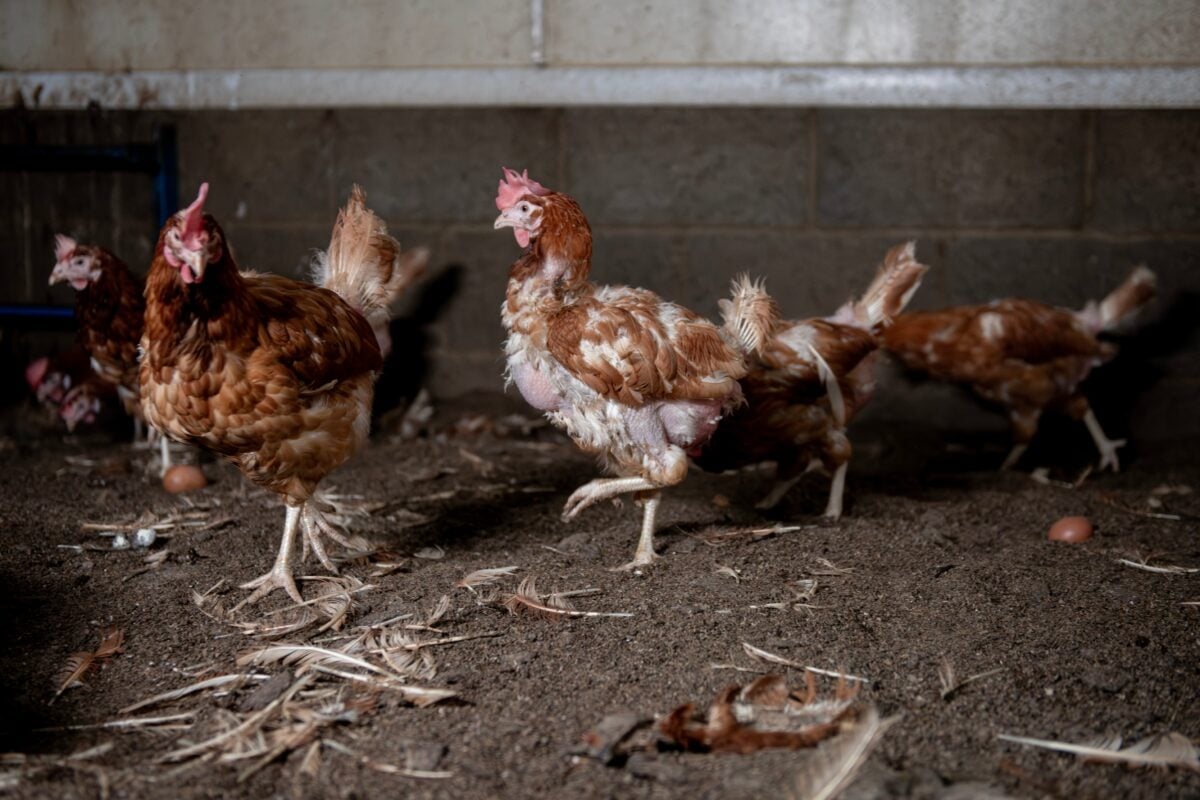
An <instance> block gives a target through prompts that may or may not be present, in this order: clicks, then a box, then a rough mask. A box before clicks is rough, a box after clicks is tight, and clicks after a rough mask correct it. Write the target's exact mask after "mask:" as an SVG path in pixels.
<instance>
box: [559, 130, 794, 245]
mask: <svg viewBox="0 0 1200 800" xmlns="http://www.w3.org/2000/svg"><path fill="white" fill-rule="evenodd" d="M809 119H810V116H809V114H808V113H807V112H805V111H801V110H791V109H783V110H779V109H771V110H766V109H755V110H749V109H656V110H649V109H621V110H595V109H583V110H568V111H566V112H565V114H564V125H563V130H564V134H563V137H564V144H565V156H566V161H567V178H568V184H567V185H566V186H564V187H561V188H565V190H566V191H567V192H568V193H570V194H572V195H573V196H574V197H575V199H577V200H578V201H579V202H580V204H581V205H582V206H583V210H584V212H585V213H586V214H587V216H588V219H589V220H590V221H591V222H592V224H593V225H606V224H608V225H713V224H718V225H803V224H804V223H805V222H807V200H806V198H807V196H808V194H807V193H808V185H809V184H808V178H807V175H808V171H809V170H808V165H809V163H808V162H809V159H808V132H809ZM552 188H560V187H552Z"/></svg>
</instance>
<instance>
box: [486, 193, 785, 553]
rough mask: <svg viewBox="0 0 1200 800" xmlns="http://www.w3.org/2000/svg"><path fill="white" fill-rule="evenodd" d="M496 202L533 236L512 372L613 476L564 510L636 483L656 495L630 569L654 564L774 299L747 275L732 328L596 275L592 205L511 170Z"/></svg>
mask: <svg viewBox="0 0 1200 800" xmlns="http://www.w3.org/2000/svg"><path fill="white" fill-rule="evenodd" d="M496 207H497V208H498V209H499V210H500V215H499V216H498V217H497V218H496V221H495V227H496V228H497V229H499V228H511V229H512V230H513V233H514V235H515V236H516V239H517V243H518V244H519V245H520V246H521V247H522V248H525V252H524V254H523V255H522V256H521V258H519V259H518V260H517V261H516V263H514V264H513V265H512V268H511V269H510V271H509V280H508V291H507V297H506V299H505V302H504V305H503V306H502V310H501V316H502V318H503V322H504V326H505V328H506V329H507V331H508V340H507V343H506V345H505V350H506V353H507V357H508V369H507V375H508V379H509V380H510V381H511V382H513V383H515V384H516V385H517V388H518V390H520V392H521V395H522V396H523V397H524V398H525V400H526V401H527V402H528V403H529V404H530V405H532V406H533V407H535V408H537V409H538V410H540V411H543V412H545V413H546V416H547V418H548V419H549V420H550V421H551V422H552V423H554V424H555V425H556V426H558V427H560V428H562V429H564V430H565V431H566V432H567V434H568V435H569V436H570V437H571V438H572V439H573V440H574V442H575V443H576V445H578V446H579V447H580V448H581V449H582V450H584V451H586V452H589V453H594V454H596V455H597V456H598V457H599V458H600V461H601V463H602V465H603V466H604V467H605V468H606V469H607V470H608V471H609V472H611V473H613V475H614V477H610V478H598V479H596V480H593V481H591V482H589V483H587V484H585V485H583V486H581V487H580V488H579V489H577V490H576V491H575V492H574V493H573V494H572V495H571V496H570V498H569V499H568V500H567V503H566V506H565V507H564V508H563V519H564V520H570V519H573V518H574V517H575V516H576V515H578V514H579V513H580V512H581V511H583V510H584V509H585V508H587V507H589V506H591V505H593V504H594V503H597V502H599V501H601V500H606V499H609V498H613V497H617V496H619V495H624V494H633V495H635V497H637V499H638V500H640V501H641V502H642V504H643V507H644V511H643V516H642V530H641V536H640V537H639V539H638V546H637V551H636V553H635V555H634V559H633V561H631V562H630V563H629V564H626V565H625V566H624V567H622V569H633V568H637V567H642V566H645V565H648V564H651V563H653V561H654V560H655V558H656V555H655V552H654V524H655V516H656V514H657V511H658V506H659V501H660V498H661V495H662V490H663V489H664V488H666V487H668V486H674V485H675V484H677V483H679V482H680V481H682V480H683V479H684V476H686V475H687V470H688V459H687V453H688V452H689V451H692V450H694V449H696V448H697V447H699V446H700V445H702V444H703V443H704V442H705V441H707V440H708V438H709V437H710V436H711V435H712V433H713V431H714V430H715V429H716V426H717V423H718V422H719V421H720V419H721V417H722V416H723V415H724V414H726V413H728V412H729V411H730V409H732V408H733V407H734V406H736V405H737V404H738V403H740V402H741V399H742V397H741V389H740V388H739V386H738V379H739V378H741V377H742V376H743V375H745V373H746V364H745V360H746V356H747V354H748V353H750V352H752V351H754V350H757V349H758V348H759V347H760V346H761V345H762V343H763V341H764V337H765V336H766V334H767V332H768V331H769V329H770V326H771V324H772V322H773V320H774V313H775V312H774V305H773V303H772V302H771V300H770V298H769V297H767V295H766V293H765V292H763V291H762V290H761V288H760V287H758V286H756V285H754V284H752V283H750V282H749V281H748V280H747V281H742V282H741V284H739V287H738V291H737V292H736V294H735V296H734V298H733V301H732V302H730V303H729V304H728V305H727V307H726V308H725V325H724V326H723V327H720V328H719V327H717V326H716V325H713V324H712V323H710V322H709V321H708V320H705V319H703V318H702V317H700V316H699V315H697V314H695V313H693V312H692V311H689V310H688V309H686V308H683V307H681V306H678V305H676V304H674V303H670V302H667V301H665V300H662V299H661V298H659V297H658V296H657V295H656V294H654V293H652V292H649V291H646V290H644V289H634V288H630V287H627V286H598V285H596V284H594V283H592V282H591V281H590V280H588V273H589V271H590V269H591V258H592V234H591V228H590V227H589V226H588V223H587V219H586V218H585V217H584V215H583V211H582V210H581V209H580V207H579V205H578V203H576V202H575V200H574V199H572V198H571V197H569V196H567V195H565V194H562V193H560V192H554V191H551V190H549V189H547V188H545V187H544V186H542V185H541V184H539V183H537V182H536V181H533V180H530V179H529V177H528V175H527V174H517V173H516V172H514V171H512V170H507V169H506V170H505V178H504V180H502V181H501V182H500V186H499V191H498V194H497V196H496Z"/></svg>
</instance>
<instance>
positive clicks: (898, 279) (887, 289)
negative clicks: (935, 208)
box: [839, 240, 929, 331]
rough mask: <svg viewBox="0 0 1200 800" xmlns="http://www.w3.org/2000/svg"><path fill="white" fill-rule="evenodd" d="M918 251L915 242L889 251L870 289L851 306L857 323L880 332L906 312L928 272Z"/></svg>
mask: <svg viewBox="0 0 1200 800" xmlns="http://www.w3.org/2000/svg"><path fill="white" fill-rule="evenodd" d="M916 249H917V243H916V241H915V240H910V241H907V242H904V243H902V244H898V245H896V246H895V247H893V248H891V249H890V250H888V251H887V254H886V255H884V257H883V263H881V264H880V265H879V270H878V271H877V272H876V273H875V279H874V280H872V281H871V285H870V286H868V287H867V290H866V291H865V292H863V294H862V297H861V298H859V300H858V301H857V302H852V303H850V304H848V305H849V306H850V309H849V311H850V313H851V314H852V315H853V317H854V320H855V321H856V322H858V323H859V324H860V325H863V326H865V327H866V328H868V329H869V330H871V331H878V330H880V329H882V328H886V327H887V326H888V325H890V324H891V323H892V320H893V319H894V318H895V317H896V316H897V315H898V314H900V312H902V311H904V309H905V307H906V306H907V305H908V302H909V301H910V300H912V296H913V294H914V293H915V292H916V291H917V289H918V288H920V286H921V279H922V278H924V277H925V273H926V272H927V271H928V270H929V267H928V266H926V265H925V264H922V263H921V262H919V261H917V256H916ZM839 316H840V312H839Z"/></svg>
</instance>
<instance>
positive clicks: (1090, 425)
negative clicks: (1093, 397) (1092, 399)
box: [1083, 408, 1126, 472]
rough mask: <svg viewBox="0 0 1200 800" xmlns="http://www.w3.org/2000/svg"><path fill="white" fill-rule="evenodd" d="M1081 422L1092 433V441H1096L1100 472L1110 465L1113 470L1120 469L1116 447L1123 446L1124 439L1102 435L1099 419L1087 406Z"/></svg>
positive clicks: (1118, 470) (1102, 430)
mask: <svg viewBox="0 0 1200 800" xmlns="http://www.w3.org/2000/svg"><path fill="white" fill-rule="evenodd" d="M1083 424H1085V425H1087V429H1088V433H1090V434H1091V435H1092V441H1094V442H1095V443H1096V449H1097V450H1099V451H1100V472H1103V471H1104V470H1105V469H1107V468H1109V467H1111V468H1112V471H1113V472H1120V471H1121V462H1120V461H1119V460H1118V459H1117V448H1118V447H1124V446H1125V444H1126V440H1125V439H1109V438H1108V437H1107V436H1105V435H1104V429H1103V428H1101V427H1100V421H1099V420H1098V419H1096V415H1095V414H1094V413H1092V410H1091V409H1090V408H1089V409H1088V411H1087V413H1086V414H1084V416H1083Z"/></svg>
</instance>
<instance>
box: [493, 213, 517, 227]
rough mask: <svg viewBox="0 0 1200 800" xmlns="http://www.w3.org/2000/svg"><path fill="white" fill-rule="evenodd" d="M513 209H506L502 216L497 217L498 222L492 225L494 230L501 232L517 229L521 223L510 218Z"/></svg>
mask: <svg viewBox="0 0 1200 800" xmlns="http://www.w3.org/2000/svg"><path fill="white" fill-rule="evenodd" d="M511 210H512V209H509V208H506V209H504V210H503V211H501V212H500V216H498V217H496V221H495V222H494V223H492V230H496V231H498V230H500V229H501V228H515V227H517V225H519V224H520V223H519V222H517V220H515V219H513V218H512V217H510V216H509V212H510V211H511Z"/></svg>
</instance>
